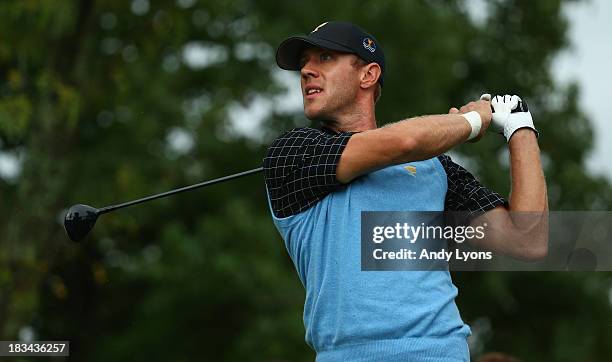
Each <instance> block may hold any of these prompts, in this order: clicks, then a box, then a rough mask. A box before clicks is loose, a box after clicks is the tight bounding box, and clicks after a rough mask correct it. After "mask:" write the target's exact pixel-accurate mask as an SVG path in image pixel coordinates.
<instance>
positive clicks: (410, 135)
mask: <svg viewBox="0 0 612 362" xmlns="http://www.w3.org/2000/svg"><path fill="white" fill-rule="evenodd" d="M471 111H476V112H478V113H479V114H480V118H481V120H482V127H481V130H480V133H479V135H480V136H481V135H482V134H483V133H484V131H485V130H486V129H487V127H488V126H489V123H490V122H491V107H490V103H489V102H488V101H478V102H471V103H469V104H468V105H466V106H464V107H463V108H462V112H463V113H468V112H471ZM471 130H472V129H471V127H470V124H469V123H468V122H467V121H466V119H465V118H464V117H463V116H462V115H460V114H446V115H433V116H423V117H415V118H410V119H407V120H403V121H400V122H397V123H393V124H390V125H388V126H385V127H381V128H378V129H374V130H368V131H364V132H361V133H357V134H355V135H353V136H352V137H351V139H350V140H349V142H348V144H347V145H346V148H345V149H344V152H343V153H342V156H341V158H340V162H339V163H338V167H337V169H336V178H337V179H338V181H340V182H342V183H348V182H350V181H351V180H353V179H354V178H356V177H358V176H361V175H363V174H366V173H369V172H372V171H374V170H377V169H380V168H383V167H386V166H389V165H394V164H399V163H405V162H411V161H419V160H425V159H428V158H432V157H434V156H437V155H439V154H442V153H444V152H446V151H448V150H449V149H451V148H452V147H454V146H456V145H458V144H461V143H463V142H465V141H466V140H467V139H468V137H469V135H470V132H471Z"/></svg>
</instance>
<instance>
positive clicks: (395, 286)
mask: <svg viewBox="0 0 612 362" xmlns="http://www.w3.org/2000/svg"><path fill="white" fill-rule="evenodd" d="M406 166H412V167H414V168H409V169H406V168H405V167H406ZM446 191H447V176H446V173H445V172H444V168H443V167H442V165H441V164H440V162H439V160H438V159H437V158H432V159H429V160H425V161H420V162H411V163H409V164H402V165H396V166H390V167H387V168H384V169H381V170H379V171H376V172H372V173H370V174H367V175H364V176H362V177H360V178H358V179H356V180H354V181H353V182H351V183H350V184H348V185H347V186H346V187H343V188H341V189H339V190H338V191H335V192H332V193H330V194H328V195H327V196H326V197H324V198H323V199H322V200H321V201H319V202H318V203H316V204H315V205H314V206H312V207H310V208H309V209H307V210H305V211H302V212H301V213H299V214H296V215H293V216H290V217H286V218H276V217H275V216H274V213H272V216H273V220H274V224H275V226H276V228H277V229H278V231H279V232H280V234H281V236H282V238H283V239H284V241H285V245H286V247H287V251H288V252H289V255H290V256H291V259H292V260H293V263H294V265H295V268H296V270H297V272H298V275H299V277H300V280H301V281H302V283H303V284H304V288H305V289H306V301H305V304H304V325H305V327H306V342H307V343H308V344H309V345H310V346H312V348H313V349H314V350H315V351H316V352H317V361H321V362H322V361H408V360H409V361H469V350H468V346H467V337H468V336H469V335H470V328H469V327H468V326H467V325H466V324H465V323H463V321H462V320H461V317H460V315H459V311H458V309H457V306H456V305H455V297H456V296H457V288H456V287H455V286H454V285H453V283H452V281H451V277H450V274H449V272H448V271H361V254H360V253H361V228H360V223H361V211H443V210H444V200H445V195H446Z"/></svg>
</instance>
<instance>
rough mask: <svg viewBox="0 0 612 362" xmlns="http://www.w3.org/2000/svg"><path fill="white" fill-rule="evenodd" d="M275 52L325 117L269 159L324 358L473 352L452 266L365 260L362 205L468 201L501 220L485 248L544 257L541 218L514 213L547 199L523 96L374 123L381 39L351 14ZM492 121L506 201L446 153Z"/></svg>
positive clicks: (276, 206)
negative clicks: (508, 190) (519, 221)
mask: <svg viewBox="0 0 612 362" xmlns="http://www.w3.org/2000/svg"><path fill="white" fill-rule="evenodd" d="M276 61H277V63H278V66H279V67H281V68H283V69H287V70H293V71H299V72H300V75H301V87H302V95H303V100H304V113H305V115H306V117H307V118H309V119H311V120H316V121H319V122H320V126H321V127H320V129H313V128H297V129H293V130H291V131H289V132H286V133H284V134H283V135H281V136H280V137H279V138H277V139H276V140H275V141H274V142H273V143H272V144H271V146H270V147H269V149H268V152H267V154H266V156H265V158H264V162H263V164H264V174H265V183H266V189H267V193H268V198H269V205H270V209H271V212H272V217H273V220H274V223H275V225H276V227H277V229H278V231H279V232H280V234H281V236H282V237H283V239H284V241H285V245H286V248H287V250H288V252H289V255H290V256H291V258H292V260H293V263H294V265H295V268H296V270H297V272H298V275H299V277H300V280H301V281H302V283H303V285H304V288H305V289H306V300H305V305H304V316H303V317H304V325H305V328H306V342H307V343H308V344H309V345H310V346H311V347H312V348H313V349H314V350H315V351H316V353H317V361H429V362H432V361H468V360H469V358H470V357H469V350H468V345H467V337H468V336H469V335H470V328H469V326H467V325H466V324H465V323H464V322H463V321H462V319H461V316H460V315H459V311H458V309H457V307H456V305H455V297H456V296H457V288H456V287H455V286H454V285H453V283H452V281H451V278H450V274H449V272H448V271H404V272H402V271H377V272H365V271H361V264H360V263H361V255H360V252H361V245H360V239H361V234H360V232H361V231H360V217H361V211H442V210H461V211H466V212H469V213H470V214H471V215H474V218H473V219H472V222H473V223H476V222H478V221H479V220H480V221H481V220H482V218H486V219H487V220H488V222H489V223H490V224H491V225H494V227H493V228H492V229H494V231H492V232H489V233H488V235H487V237H486V238H485V239H483V240H481V241H480V242H479V245H478V246H481V247H484V248H487V249H489V250H493V251H496V252H499V253H503V254H505V255H510V256H514V257H519V258H525V259H535V258H539V257H542V256H543V255H545V254H546V252H547V240H546V238H547V235H546V234H545V233H543V232H542V231H541V230H542V228H541V226H542V224H543V223H545V220H543V219H537V218H536V219H535V220H533V218H532V219H530V223H529V225H516V224H515V221H514V220H513V218H512V217H511V215H510V211H531V212H534V211H535V212H544V211H546V210H547V207H548V206H547V196H546V184H545V180H544V175H543V172H542V167H541V162H540V151H539V148H538V143H537V131H536V130H535V128H534V125H533V121H532V118H531V114H530V113H529V112H528V110H527V109H526V106H525V105H524V104H523V103H522V101H521V100H520V98H519V97H517V96H505V97H496V98H494V99H493V100H492V101H488V100H478V101H474V102H470V103H469V104H467V105H464V106H463V107H460V108H459V109H457V108H452V109H451V110H450V112H449V114H444V115H430V116H421V117H416V118H411V119H407V120H402V121H399V122H396V123H393V124H389V125H386V126H384V127H381V128H378V127H377V122H376V117H375V105H376V102H377V100H378V99H379V97H380V96H381V92H382V88H383V85H384V79H385V76H386V75H385V57H384V54H383V49H382V47H381V45H380V43H379V42H378V41H377V39H376V38H375V37H374V36H372V35H371V34H368V33H366V32H365V31H364V30H363V29H361V28H359V27H358V26H356V25H354V24H351V23H347V22H336V21H330V22H327V23H323V24H321V25H319V26H317V27H316V28H315V29H314V30H313V31H312V32H311V33H310V34H308V35H306V36H298V37H290V38H288V39H286V40H284V41H283V42H282V43H281V44H280V46H279V47H278V50H277V53H276ZM406 86H407V87H409V86H410V84H409V83H407V84H406ZM484 98H485V99H488V98H486V97H484ZM492 105H493V107H494V108H495V113H494V115H492V112H491V106H492ZM511 112H512V113H511ZM492 119H493V123H495V124H496V125H497V126H499V127H500V128H501V129H503V133H504V136H505V137H506V140H507V143H508V147H509V150H510V156H511V176H512V195H511V197H510V199H509V201H506V200H505V199H504V198H503V197H502V196H500V195H499V194H497V193H495V192H493V191H490V190H488V189H487V188H485V187H483V186H482V185H481V184H480V183H479V182H478V181H477V180H476V179H475V178H474V176H472V174H470V173H469V172H468V171H467V170H466V169H464V168H463V167H461V166H459V165H457V164H456V163H454V162H453V161H452V160H451V158H450V157H448V156H446V155H444V152H446V151H448V150H450V149H451V148H453V147H454V146H456V145H459V144H463V143H465V142H466V141H472V142H474V141H477V140H478V139H479V138H480V137H482V136H483V135H484V132H485V130H486V129H487V128H488V127H489V125H490V124H491V123H492Z"/></svg>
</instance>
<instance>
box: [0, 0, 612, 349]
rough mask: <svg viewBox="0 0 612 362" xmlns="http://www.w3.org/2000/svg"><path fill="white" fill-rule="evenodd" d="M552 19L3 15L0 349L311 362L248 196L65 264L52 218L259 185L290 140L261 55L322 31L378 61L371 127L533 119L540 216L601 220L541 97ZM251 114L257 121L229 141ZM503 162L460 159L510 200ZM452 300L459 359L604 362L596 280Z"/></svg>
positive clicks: (139, 12) (107, 222)
mask: <svg viewBox="0 0 612 362" xmlns="http://www.w3.org/2000/svg"><path fill="white" fill-rule="evenodd" d="M562 4H563V2H562V1H558V0H547V1H539V2H537V3H534V2H527V1H518V0H517V1H498V2H494V3H492V5H490V16H489V17H488V20H487V21H486V22H485V23H484V24H481V25H479V24H478V23H476V22H474V21H473V19H472V18H471V17H470V16H469V14H468V12H467V10H466V9H465V3H464V2H463V1H412V2H406V1H387V2H380V1H364V2H361V3H359V5H358V6H356V4H355V3H354V2H349V1H343V2H334V3H329V2H322V1H315V2H308V3H306V2H298V3H295V2H276V1H270V0H259V1H248V0H228V1H223V2H212V1H192V0H179V1H176V2H174V1H167V2H149V1H147V0H133V1H131V2H122V1H112V0H99V1H93V0H85V1H64V2H59V3H58V2H45V1H39V2H34V1H21V2H2V3H1V4H0V34H5V37H6V39H10V40H11V41H10V42H0V75H2V78H1V79H4V80H5V81H3V82H2V83H0V152H2V153H4V154H11V153H18V154H19V155H21V156H20V157H22V162H21V172H20V174H19V176H18V177H17V178H16V179H14V180H6V179H0V192H1V197H0V199H1V200H2V201H3V203H2V204H3V206H4V207H2V208H0V216H2V217H1V218H0V230H2V233H1V235H0V285H1V286H2V292H1V293H0V337H2V339H3V340H12V339H16V338H17V335H18V333H19V330H20V329H22V328H23V326H32V328H33V330H34V331H35V334H36V336H37V337H38V338H39V339H58V340H60V339H67V340H70V341H71V349H72V350H71V359H74V360H78V361H98V360H100V361H107V360H114V361H122V360H129V361H135V360H136V361H137V360H143V361H145V360H146V361H149V360H192V359H194V358H199V359H206V358H207V357H209V358H210V359H211V360H279V359H282V360H292V361H293V360H312V358H313V354H312V352H311V351H310V350H309V348H308V347H307V346H306V344H305V343H304V342H303V333H304V331H303V326H302V323H301V313H302V303H303V290H302V286H301V285H300V283H299V280H298V278H297V277H296V276H295V272H294V271H293V265H292V264H291V262H290V260H289V258H288V257H287V255H286V252H285V250H284V247H283V245H282V241H281V239H280V237H279V236H278V235H277V233H276V231H275V230H274V227H273V225H272V222H271V220H270V218H269V212H268V209H267V201H266V197H265V191H264V187H263V182H262V179H261V178H260V177H257V176H253V177H250V178H248V179H241V180H238V181H234V182H232V183H229V184H223V185H217V186H214V188H210V189H204V190H201V191H197V192H193V193H190V194H189V195H179V196H176V197H172V198H169V199H163V200H159V201H155V202H153V203H150V204H148V205H146V206H145V205H143V206H140V207H137V208H133V209H131V210H129V211H128V210H125V211H121V212H118V213H115V214H109V215H105V216H103V217H102V218H101V219H100V221H99V222H98V225H97V227H96V230H95V231H94V232H93V233H92V234H91V235H90V236H89V237H88V239H87V240H86V241H85V242H83V243H82V244H73V243H70V242H68V241H67V239H66V237H65V235H64V233H63V230H62V227H61V218H62V216H63V215H62V210H63V209H64V208H65V207H67V206H68V205H70V204H73V203H76V202H82V203H87V204H91V205H94V206H102V205H108V204H114V203H117V202H120V201H122V200H130V199H134V198H137V197H140V196H143V195H148V194H152V193H156V192H160V191H165V190H168V189H171V188H175V187H178V186H181V185H187V184H190V183H195V182H198V181H200V180H203V179H208V178H214V177H217V176H221V175H225V174H229V173H233V172H237V171H240V170H243V169H247V168H251V167H255V166H257V165H259V164H260V163H261V159H262V157H263V154H264V151H265V146H266V144H267V143H269V141H270V140H271V139H272V138H273V137H274V136H276V135H278V134H279V132H280V131H281V130H284V129H289V128H291V127H293V126H294V125H303V124H305V119H304V118H303V116H302V115H301V114H300V113H299V112H293V111H287V109H286V107H284V105H283V104H282V101H280V100H279V99H282V98H279V96H280V95H282V94H283V93H284V92H285V91H286V86H285V85H284V84H283V83H282V82H279V81H278V74H279V71H278V70H277V69H276V67H275V65H274V50H275V47H276V45H277V44H278V43H279V42H280V41H281V40H282V39H283V38H284V37H286V36H287V35H289V34H294V33H304V32H305V31H306V30H308V29H311V28H314V27H315V26H316V25H318V24H319V23H321V22H323V21H326V20H329V19H351V20H352V21H354V22H356V23H358V24H361V25H362V26H363V27H364V28H366V29H368V30H369V31H370V32H372V33H373V34H376V36H377V38H379V40H380V41H381V42H382V45H383V47H384V49H385V54H386V55H387V64H388V76H387V78H386V81H385V86H384V89H383V97H382V98H381V101H380V104H379V107H378V115H377V116H378V117H377V118H378V119H379V120H380V121H381V123H386V122H390V121H396V120H399V119H402V118H406V117H409V116H413V115H418V114H425V113H441V112H445V111H446V110H448V108H450V106H452V105H459V104H462V103H465V101H467V100H469V99H472V98H474V97H475V96H477V95H479V94H480V93H481V92H482V91H484V90H490V91H493V92H497V91H502V90H512V91H513V92H516V93H519V94H521V95H523V96H524V97H525V98H526V99H528V100H529V103H530V106H531V107H532V109H533V110H534V113H535V114H536V115H537V116H536V123H537V126H538V127H539V128H540V130H541V133H542V135H543V137H542V138H541V140H540V142H541V147H542V151H543V153H544V154H545V155H546V156H545V158H546V159H548V160H549V162H547V165H548V166H547V169H546V175H547V179H548V182H549V188H550V191H551V192H550V194H551V209H606V208H608V209H609V208H610V205H612V192H611V188H610V185H609V183H608V181H606V180H604V179H601V178H596V177H593V176H592V175H589V174H586V173H583V172H574V171H575V170H581V166H582V164H583V162H584V157H585V155H586V153H587V152H588V150H589V149H590V147H591V143H592V130H591V128H590V125H589V122H588V120H587V119H586V117H585V116H584V115H583V114H582V113H581V111H580V109H579V107H578V105H577V94H578V89H577V87H576V86H571V87H569V88H567V89H563V88H560V87H559V86H558V85H557V84H555V83H554V81H553V80H552V78H551V76H550V71H549V64H550V61H551V59H552V58H553V57H554V55H555V54H556V53H557V52H558V51H559V50H561V49H563V47H565V46H566V45H567V40H566V35H565V34H566V23H565V20H564V19H563V17H562V15H561V12H560V9H561V5H562ZM323 14H324V15H323ZM381 19H384V21H381ZM542 19H546V21H542ZM502 39H503V42H502ZM293 86H295V87H297V83H295V85H293ZM553 100H554V101H555V102H553ZM241 107H242V108H246V109H247V111H246V112H242V116H241V117H240V116H237V115H236V114H241V112H239V111H240V110H241V109H242V108H241ZM258 107H259V109H263V110H264V111H265V112H264V113H265V114H264V115H263V116H261V117H259V118H261V119H262V120H263V122H262V123H261V124H257V125H256V126H255V127H253V126H252V127H253V129H252V130H251V131H250V132H248V133H247V134H245V133H244V132H242V133H241V132H239V131H237V130H236V129H237V126H236V124H237V123H238V124H242V125H243V126H244V125H245V123H248V122H245V119H246V120H252V121H253V122H254V121H255V119H254V118H257V117H256V114H255V113H256V112H255V111H254V110H257V109H258ZM244 114H246V116H245V115H244ZM249 117H251V118H249ZM237 119H242V121H241V122H242V123H240V122H239V121H237ZM560 145H563V147H561V146H560ZM504 147H505V146H504V144H503V142H502V141H501V139H498V138H496V137H494V136H493V135H489V136H487V137H485V139H483V140H482V141H481V142H479V143H478V144H476V145H469V146H462V147H460V148H458V149H457V150H456V154H457V155H461V156H462V159H464V160H467V161H468V162H469V164H470V165H471V166H472V167H473V170H474V171H475V172H476V174H477V175H478V176H479V177H480V179H481V180H482V181H483V183H484V184H486V185H488V186H490V187H491V188H493V189H496V190H500V191H501V192H503V193H507V191H508V188H509V182H508V176H507V175H508V172H507V165H504V163H503V158H500V157H499V155H500V153H501V154H503V150H504ZM474 166H477V167H474ZM500 170H503V172H500ZM455 281H456V283H457V284H458V286H459V288H460V291H461V292H460V297H459V299H458V303H459V305H460V309H461V311H462V315H463V317H464V319H465V320H466V321H467V322H469V323H471V324H472V325H473V326H474V327H475V331H476V332H478V338H477V339H476V341H477V346H476V348H475V353H478V351H480V350H483V351H484V350H491V349H495V350H499V349H503V350H505V351H506V352H510V353H513V354H515V355H518V356H519V357H521V358H523V359H524V360H529V358H530V356H537V359H534V360H540V361H547V360H551V361H552V360H564V359H568V360H569V359H572V360H585V361H586V360H601V359H602V358H605V357H606V356H608V357H609V356H611V355H612V351H611V350H610V347H609V346H608V345H607V344H606V343H605V341H607V340H609V339H610V333H611V331H610V326H609V324H606V323H607V322H606V318H605V317H604V316H606V315H608V316H609V315H610V310H609V307H608V305H607V304H606V303H607V291H608V289H609V287H610V280H609V279H607V276H606V275H604V274H601V273H599V274H585V275H577V274H557V273H529V274H521V273H487V274H484V273H483V274H477V273H461V274H457V275H455ZM550 290H554V291H556V293H558V294H556V295H558V297H557V296H554V297H553V296H552V295H550V292H549V291H550ZM570 291H571V292H570ZM569 293H572V295H578V296H579V298H569ZM561 301H564V302H561ZM521 317H522V318H526V319H527V321H525V323H516V322H515V321H517V320H520V319H519V318H521ZM487 326H488V327H487ZM587 327H588V328H587ZM578 328H582V330H584V331H587V332H585V333H581V334H579V335H576V334H575V333H573V332H574V330H576V329H578ZM533 331H537V332H538V333H529V332H533ZM517 335H518V336H521V338H517V337H516V336H517ZM510 336H512V338H510ZM527 336H530V337H532V338H527ZM570 338H572V340H571V341H572V342H571V343H570V342H569V339H570ZM162 346H163V347H162ZM153 347H157V348H153Z"/></svg>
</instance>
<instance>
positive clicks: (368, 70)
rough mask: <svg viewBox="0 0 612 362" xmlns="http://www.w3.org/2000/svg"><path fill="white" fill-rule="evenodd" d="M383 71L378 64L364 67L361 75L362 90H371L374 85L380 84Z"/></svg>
mask: <svg viewBox="0 0 612 362" xmlns="http://www.w3.org/2000/svg"><path fill="white" fill-rule="evenodd" d="M381 73H382V70H381V69H380V65H378V63H369V64H367V65H365V66H364V67H363V72H362V73H361V88H370V87H371V86H373V85H376V83H378V79H379V78H380V75H381Z"/></svg>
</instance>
